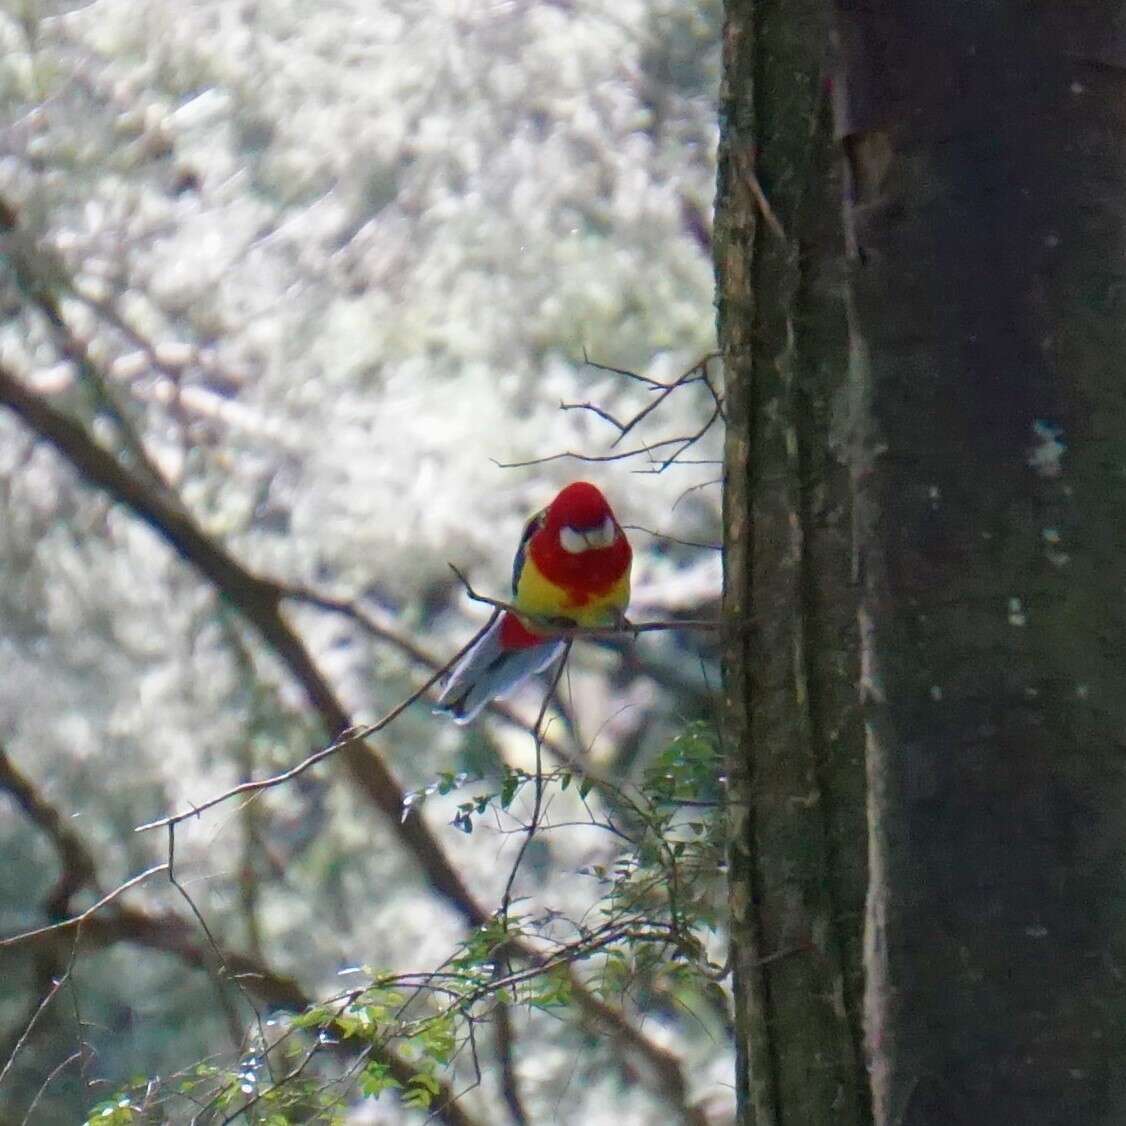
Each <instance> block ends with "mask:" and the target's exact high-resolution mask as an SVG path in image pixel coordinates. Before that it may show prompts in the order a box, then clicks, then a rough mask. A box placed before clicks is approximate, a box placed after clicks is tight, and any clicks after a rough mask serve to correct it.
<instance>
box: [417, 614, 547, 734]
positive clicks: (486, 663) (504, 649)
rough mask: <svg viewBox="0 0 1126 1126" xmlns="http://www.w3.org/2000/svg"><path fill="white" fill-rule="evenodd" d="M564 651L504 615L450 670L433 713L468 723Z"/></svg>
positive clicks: (517, 621) (513, 618) (544, 667)
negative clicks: (491, 702) (485, 707)
mask: <svg viewBox="0 0 1126 1126" xmlns="http://www.w3.org/2000/svg"><path fill="white" fill-rule="evenodd" d="M566 648H567V642H566V641H565V640H560V639H545V640H539V639H538V638H536V637H534V636H533V635H531V634H529V633H528V632H527V631H526V630H525V629H524V628H523V626H522V625H521V623H520V622H519V620H518V619H517V618H515V617H513V616H512V615H511V614H509V613H507V612H506V613H504V614H502V615H501V616H500V617H499V618H498V619H497V620H496V621H495V622H494V623H493V625H492V626H491V627H490V628H489V630H488V631H487V632H486V633H485V634H484V635H483V636H482V638H481V640H480V641H478V642H477V644H476V645H474V646H473V648H472V649H470V650H469V652H468V653H466V654H465V656H464V657H462V659H461V660H460V661H458V663H457V664H456V665H455V666H454V669H453V672H451V673H450V676H449V679H448V680H447V681H446V684H445V687H444V688H443V689H442V695H441V696H440V697H439V698H438V703H437V705H436V706H435V708H434V710H435V711H436V712H445V713H446V714H448V715H450V716H452V717H453V720H454V722H455V723H469V722H470V721H471V720H473V719H475V718H476V717H477V714H478V713H479V712H480V711H481V709H482V708H483V707H484V706H485V705H486V704H487V703H488V702H489V701H490V700H494V699H498V698H501V697H505V696H508V695H509V694H510V693H512V692H513V691H515V690H516V689H517V688H518V687H519V686H520V685H521V684H523V683H524V681H525V680H527V679H528V678H529V677H531V676H534V675H535V674H536V673H538V672H543V671H544V669H546V668H548V667H549V666H551V665H552V664H554V662H555V661H557V660H558V659H559V657H560V656H561V655H562V653H563V650H564V649H566Z"/></svg>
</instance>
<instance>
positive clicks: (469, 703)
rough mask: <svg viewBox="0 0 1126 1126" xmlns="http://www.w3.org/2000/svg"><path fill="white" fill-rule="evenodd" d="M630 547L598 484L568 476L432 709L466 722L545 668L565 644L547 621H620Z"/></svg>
mask: <svg viewBox="0 0 1126 1126" xmlns="http://www.w3.org/2000/svg"><path fill="white" fill-rule="evenodd" d="M632 562H633V551H632V549H631V548H630V545H629V540H628V539H626V534H625V532H623V531H622V526H621V525H620V524H619V523H618V520H617V517H615V515H614V513H613V510H612V509H611V508H610V505H609V503H608V501H607V500H606V498H605V497H604V496H603V495H602V492H601V490H600V489H598V487H597V486H595V485H592V484H590V482H589V481H574V482H572V483H571V484H569V485H567V486H566V487H565V488H564V489H562V490H561V491H560V492H559V493H558V494H557V495H556V497H555V499H554V500H553V501H552V502H551V503H550V504H549V505H548V506H547V507H546V508H544V509H541V510H540V511H539V512H537V513H536V514H535V515H534V516H533V517H531V519H529V520H528V522H527V523H526V524H525V525H524V532H523V535H522V536H521V537H520V544H519V546H518V547H517V549H516V558H515V560H514V561H513V564H512V605H513V606H514V607H515V609H516V612H515V613H514V612H513V611H512V610H504V611H502V612H501V613H500V614H499V616H498V617H497V618H496V620H495V621H494V622H493V624H492V625H491V626H490V627H489V628H488V629H487V630H486V631H485V633H484V634H483V635H482V636H481V638H480V640H478V641H477V642H476V643H475V644H474V645H473V646H472V648H470V649H469V651H468V652H467V653H466V654H465V656H464V657H462V658H461V660H460V661H458V663H457V664H456V665H455V666H454V668H453V670H452V671H451V673H450V675H449V678H448V680H447V681H446V683H445V685H444V687H443V689H442V694H441V696H440V697H439V698H438V701H437V704H436V706H435V709H434V710H435V711H436V712H440V713H445V714H448V715H450V716H451V717H452V718H453V720H454V722H455V723H458V724H465V723H469V722H471V721H472V720H473V719H475V718H476V717H477V715H478V714H479V713H480V711H481V709H482V708H483V707H485V705H486V704H487V703H489V701H490V700H493V699H497V698H502V697H505V696H508V695H510V694H511V693H512V692H513V691H515V689H516V688H518V687H519V686H520V685H521V684H523V683H524V681H526V680H527V679H528V678H529V677H532V676H534V675H535V674H536V673H540V672H544V671H545V670H546V669H548V668H550V667H551V666H552V665H553V664H554V663H555V662H556V661H557V660H559V658H560V657H561V656H562V655H563V652H564V650H565V649H566V648H567V644H568V639H567V637H560V636H559V635H558V633H553V630H552V626H553V625H554V626H555V627H556V628H557V629H558V628H569V627H574V626H605V625H615V624H617V623H619V622H624V621H625V612H626V607H627V606H628V605H629V595H630V567H631V564H632Z"/></svg>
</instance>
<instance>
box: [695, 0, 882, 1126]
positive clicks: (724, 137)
mask: <svg viewBox="0 0 1126 1126" xmlns="http://www.w3.org/2000/svg"><path fill="white" fill-rule="evenodd" d="M827 43H828V12H827V10H826V9H825V8H824V6H823V5H822V4H821V3H820V0H801V2H799V3H789V4H782V3H762V2H755V3H751V2H748V0H730V2H729V3H728V6H727V20H726V26H725V32H724V84H723V89H722V91H721V99H720V102H721V104H720V120H721V130H722V132H721V142H720V171H719V186H718V195H717V204H716V212H717V213H716V227H715V249H716V271H717V283H718V305H719V333H720V346H721V348H722V351H723V355H724V362H725V370H726V381H727V382H726V386H727V428H728V429H727V450H726V485H725V506H726V508H725V534H726V555H725V608H724V615H725V621H726V623H727V627H728V628H727V636H726V642H725V697H726V698H725V707H726V718H727V723H726V733H727V738H728V745H727V768H728V798H729V832H728V836H729V842H730V851H729V863H730V881H729V882H730V906H731V927H732V935H731V941H732V952H733V974H734V990H735V1010H736V1013H735V1016H736V1038H737V1050H738V1059H737V1075H736V1091H737V1096H738V1103H739V1122H740V1123H742V1124H747V1126H750V1124H754V1126H782V1124H793V1126H853V1124H859V1123H863V1122H865V1121H867V1118H868V1113H867V1103H866V1089H865V1083H864V1077H863V1070H862V1067H861V1064H860V1055H859V1017H858V997H859V993H860V989H859V969H860V957H859V950H860V943H859V937H860V920H861V917H862V907H863V897H864V887H865V832H864V822H863V801H864V799H863V792H864V775H863V745H862V739H861V737H860V724H859V717H858V714H857V706H856V696H855V681H856V666H855V650H856V639H855V598H854V594H853V584H852V582H851V577H850V571H851V543H850V537H851V525H850V517H849V507H850V506H849V485H848V477H847V473H846V472H845V471H844V470H843V469H842V467H841V466H840V465H839V464H838V463H837V462H836V461H835V460H834V459H833V457H832V456H831V455H830V452H829V448H830V429H831V425H832V423H831V415H832V405H833V401H834V398H835V396H836V393H837V391H838V389H839V388H840V387H841V386H842V385H843V383H844V379H845V373H846V371H847V329H846V321H845V312H844V304H843V301H842V299H841V297H840V294H839V293H836V292H834V288H836V289H838V290H839V288H840V287H839V286H836V287H834V285H833V283H832V278H833V274H834V270H835V268H836V266H837V264H838V263H839V261H840V258H841V256H842V255H843V235H842V232H841V223H840V208H839V194H838V189H837V187H836V184H835V180H834V177H833V176H832V175H831V171H832V168H833V140H832V136H831V128H830V123H829V118H828V113H827V103H826V99H825V93H824V78H825V75H824V62H825V51H826V46H827Z"/></svg>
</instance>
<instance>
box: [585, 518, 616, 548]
mask: <svg viewBox="0 0 1126 1126" xmlns="http://www.w3.org/2000/svg"><path fill="white" fill-rule="evenodd" d="M586 542H587V543H588V544H589V545H590V546H591V547H595V548H602V547H613V545H614V521H613V520H611V519H610V517H609V516H607V517H606V519H605V520H603V521H602V523H601V524H600V525H599V526H598V528H596V529H595V530H594V531H593V532H587V534H586Z"/></svg>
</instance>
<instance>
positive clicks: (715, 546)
mask: <svg viewBox="0 0 1126 1126" xmlns="http://www.w3.org/2000/svg"><path fill="white" fill-rule="evenodd" d="M622 528H623V529H625V531H627V532H641V533H642V534H643V535H646V536H652V537H653V538H654V539H655V540H660V541H661V542H662V543H675V544H679V545H680V546H681V547H698V548H700V549H701V550H704V551H722V550H723V544H721V543H700V542H699V541H698V540H683V539H680V538H679V537H677V536H670V535H667V534H666V533H665V532H654V531H653V529H652V528H643V527H642V526H641V525H640V524H623V525H622Z"/></svg>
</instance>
